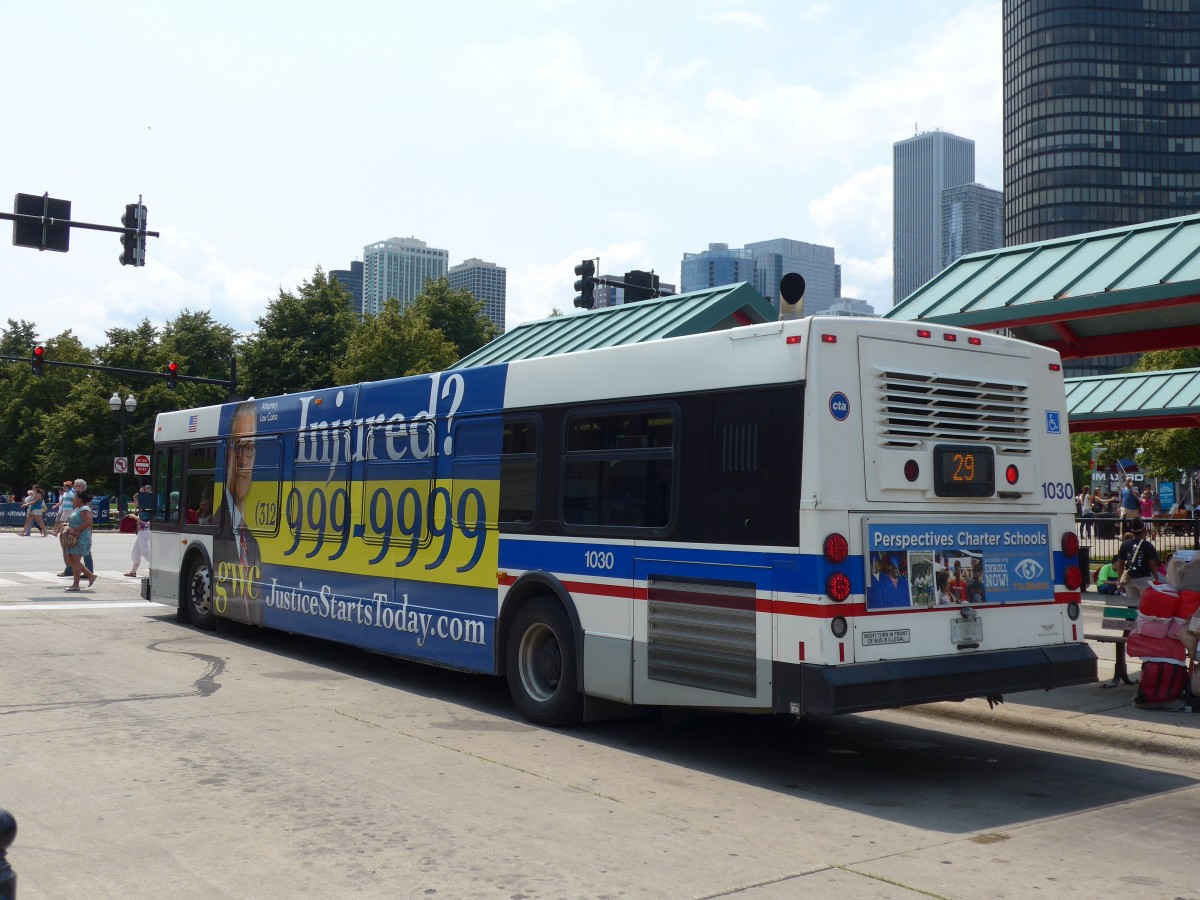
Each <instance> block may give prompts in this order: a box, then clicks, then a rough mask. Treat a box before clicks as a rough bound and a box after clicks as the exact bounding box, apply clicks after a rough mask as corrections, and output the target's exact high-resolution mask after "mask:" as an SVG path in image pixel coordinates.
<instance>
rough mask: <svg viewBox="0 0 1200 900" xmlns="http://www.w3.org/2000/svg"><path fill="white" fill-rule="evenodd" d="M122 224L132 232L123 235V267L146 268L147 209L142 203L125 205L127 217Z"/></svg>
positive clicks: (125, 216)
mask: <svg viewBox="0 0 1200 900" xmlns="http://www.w3.org/2000/svg"><path fill="white" fill-rule="evenodd" d="M121 224H122V225H124V226H125V227H126V228H129V229H132V232H130V231H126V232H124V233H123V234H122V235H121V265H123V266H144V265H145V264H146V207H145V205H144V204H141V203H127V204H125V215H123V216H121Z"/></svg>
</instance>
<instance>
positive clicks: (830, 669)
mask: <svg viewBox="0 0 1200 900" xmlns="http://www.w3.org/2000/svg"><path fill="white" fill-rule="evenodd" d="M774 674H775V711H776V712H778V713H792V714H795V713H797V712H799V713H800V714H812V715H834V714H838V713H853V712H866V711H868V710H872V709H894V708H896V707H900V706H913V705H915V704H917V703H933V702H936V701H939V700H965V699H966V698H968V697H987V696H991V695H996V694H1008V693H1015V692H1017V691H1032V690H1050V689H1051V688H1056V687H1066V686H1067V685H1072V684H1090V683H1092V682H1095V681H1096V680H1097V675H1096V654H1095V653H1094V652H1093V651H1092V648H1091V647H1089V646H1088V645H1087V644H1083V643H1079V644H1058V645H1056V646H1053V647H1029V648H1024V649H1019V650H989V651H984V652H982V653H980V652H972V653H966V654H962V655H959V656H937V657H927V658H924V659H895V660H879V661H877V662H868V663H852V664H850V665H844V666H814V665H807V664H804V663H800V664H795V663H778V662H777V663H775V667H774ZM797 704H798V706H797Z"/></svg>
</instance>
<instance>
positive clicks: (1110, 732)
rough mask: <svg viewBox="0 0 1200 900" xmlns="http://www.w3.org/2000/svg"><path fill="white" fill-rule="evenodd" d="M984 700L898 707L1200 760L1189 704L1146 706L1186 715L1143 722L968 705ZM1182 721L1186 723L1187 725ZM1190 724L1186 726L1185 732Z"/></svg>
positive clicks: (929, 715) (936, 716) (918, 713)
mask: <svg viewBox="0 0 1200 900" xmlns="http://www.w3.org/2000/svg"><path fill="white" fill-rule="evenodd" d="M982 702H984V701H973V700H966V701H963V702H962V703H961V704H957V703H956V704H951V703H931V704H927V705H924V706H913V707H908V708H906V709H900V710H895V712H899V713H902V714H904V715H907V716H914V717H917V718H922V719H935V720H942V721H950V722H962V723H965V724H970V725H978V726H983V727H984V728H992V729H997V730H1000V731H1004V732H1013V731H1020V732H1024V733H1026V734H1035V735H1040V736H1044V737H1053V738H1058V739H1063V738H1066V739H1070V740H1077V741H1080V742H1081V743H1087V744H1098V745H1102V746H1104V747H1106V748H1116V749H1119V750H1124V751H1127V752H1130V753H1139V754H1145V755H1151V756H1163V757H1167V758H1169V759H1184V760H1188V761H1189V762H1195V760H1196V759H1198V758H1200V729H1193V728H1192V727H1191V725H1192V722H1193V721H1195V722H1196V723H1197V724H1200V720H1193V719H1191V718H1190V716H1192V715H1194V713H1190V712H1189V711H1188V710H1187V707H1184V710H1183V711H1181V712H1168V711H1165V710H1155V711H1149V710H1147V711H1146V713H1147V715H1156V716H1169V717H1171V718H1172V719H1174V718H1177V717H1183V719H1182V721H1181V722H1180V724H1179V725H1175V724H1173V723H1172V722H1170V721H1162V722H1159V721H1154V722H1143V721H1140V720H1137V719H1127V718H1121V717H1115V716H1106V715H1103V714H1097V713H1085V712H1067V711H1062V712H1061V714H1059V715H1054V714H1048V713H1038V712H1030V711H1029V710H1031V709H1037V707H1029V706H1022V705H1020V704H1013V705H1011V706H1008V705H1007V704H1006V705H1002V706H997V707H996V708H995V709H987V708H984V709H979V708H976V707H973V706H968V705H967V704H972V703H982ZM1183 722H1186V723H1187V726H1183ZM1184 728H1186V730H1183V729H1184Z"/></svg>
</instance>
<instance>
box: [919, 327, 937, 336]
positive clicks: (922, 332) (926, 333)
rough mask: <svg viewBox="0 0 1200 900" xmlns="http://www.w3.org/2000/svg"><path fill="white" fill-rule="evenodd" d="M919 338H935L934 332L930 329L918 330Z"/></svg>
mask: <svg viewBox="0 0 1200 900" xmlns="http://www.w3.org/2000/svg"><path fill="white" fill-rule="evenodd" d="M917 337H923V338H927V337H933V332H932V331H930V330H929V329H928V328H918V329H917Z"/></svg>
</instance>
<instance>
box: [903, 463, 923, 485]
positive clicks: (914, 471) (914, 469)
mask: <svg viewBox="0 0 1200 900" xmlns="http://www.w3.org/2000/svg"><path fill="white" fill-rule="evenodd" d="M920 474H921V467H920V466H919V465H918V464H917V461H916V460H915V459H910V460H907V461H906V462H905V463H904V477H905V478H907V479H908V480H909V481H910V482H912V481H916V480H917V476H919V475H920Z"/></svg>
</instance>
